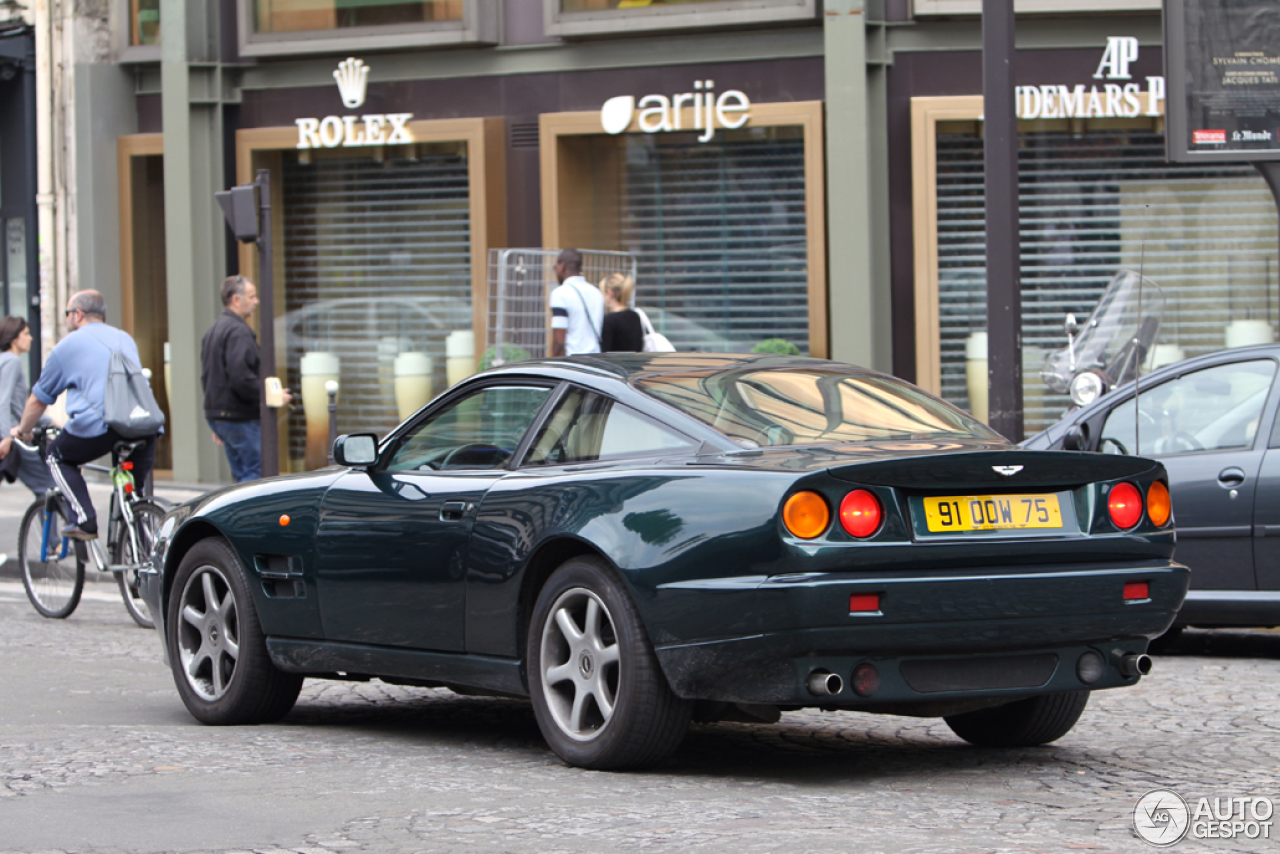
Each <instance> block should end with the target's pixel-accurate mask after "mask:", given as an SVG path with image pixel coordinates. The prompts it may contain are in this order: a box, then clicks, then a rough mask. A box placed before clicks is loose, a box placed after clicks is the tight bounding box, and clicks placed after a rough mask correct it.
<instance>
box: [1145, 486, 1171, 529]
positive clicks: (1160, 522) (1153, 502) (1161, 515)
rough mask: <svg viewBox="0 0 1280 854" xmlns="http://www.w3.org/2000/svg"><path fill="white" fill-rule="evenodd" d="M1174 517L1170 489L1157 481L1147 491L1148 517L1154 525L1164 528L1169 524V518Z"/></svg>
mask: <svg viewBox="0 0 1280 854" xmlns="http://www.w3.org/2000/svg"><path fill="white" fill-rule="evenodd" d="M1172 515H1173V503H1172V502H1171V501H1170V500H1169V487H1167V486H1165V485H1164V484H1163V483H1161V482H1160V481H1158V480H1157V481H1156V482H1155V483H1153V484H1151V488H1150V489H1148V490H1147V517H1148V518H1150V519H1151V524H1152V525H1155V526H1156V527H1157V528H1163V527H1164V526H1165V525H1167V524H1169V517H1170V516H1172Z"/></svg>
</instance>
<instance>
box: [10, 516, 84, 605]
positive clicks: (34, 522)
mask: <svg viewBox="0 0 1280 854" xmlns="http://www.w3.org/2000/svg"><path fill="white" fill-rule="evenodd" d="M45 516H46V513H45V509H44V499H37V500H36V502H35V503H34V504H32V505H31V506H30V507H28V508H27V512H26V514H25V515H24V516H23V517H22V526H21V527H20V528H19V529H18V564H19V565H20V566H21V567H22V586H23V587H25V588H27V598H28V599H30V600H31V604H32V605H34V606H35V609H36V610H37V611H39V612H40V613H41V614H43V615H44V616H46V617H54V618H58V619H61V618H62V617H66V616H69V615H70V614H71V612H72V611H74V610H75V609H76V606H77V605H79V604H80V594H81V593H83V592H84V562H83V561H80V560H77V559H76V549H75V547H74V545H73V544H71V543H67V544H65V546H64V543H63V539H62V526H63V524H64V523H65V520H64V519H63V518H62V514H61V513H56V512H55V513H54V516H53V518H52V519H51V520H49V548H48V552H49V553H48V554H47V555H46V556H45V557H47V558H48V559H47V560H42V559H41V554H40V545H41V542H42V541H43V539H44V535H45ZM64 555H65V556H64Z"/></svg>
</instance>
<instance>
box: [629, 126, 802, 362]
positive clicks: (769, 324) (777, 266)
mask: <svg viewBox="0 0 1280 854" xmlns="http://www.w3.org/2000/svg"><path fill="white" fill-rule="evenodd" d="M657 136H658V135H657V134H652V135H651V134H629V135H627V137H626V155H625V160H626V181H625V194H624V196H625V197H624V200H623V214H622V242H623V246H624V247H626V248H627V249H629V250H630V251H631V253H632V254H634V255H635V256H636V258H637V259H638V260H639V264H640V274H639V278H638V279H637V280H636V297H635V301H636V305H637V306H639V307H640V308H643V309H644V310H645V311H646V312H647V313H648V315H649V317H650V319H651V320H652V321H653V324H654V326H655V327H656V328H657V330H658V331H659V332H662V333H663V334H665V335H666V336H667V337H668V338H670V339H671V342H672V343H673V344H674V345H675V346H676V349H678V350H701V351H710V352H726V351H727V352H744V351H749V350H750V349H751V348H752V347H753V346H755V345H756V344H758V343H759V342H760V341H762V340H764V339H767V338H783V339H785V340H787V341H790V342H791V343H793V344H795V345H796V346H797V347H798V348H799V349H800V351H801V352H802V353H807V352H808V349H809V291H808V288H809V271H808V253H807V238H808V233H807V231H806V223H805V188H804V139H803V137H802V135H801V133H800V130H799V129H798V128H754V129H750V130H748V131H743V132H737V133H724V134H722V136H723V137H724V138H723V139H720V136H721V135H718V136H717V139H716V140H714V141H712V142H707V143H700V142H697V141H696V139H694V138H693V136H692V135H685V134H664V135H662V136H663V139H661V140H659V139H657V138H656V137H657Z"/></svg>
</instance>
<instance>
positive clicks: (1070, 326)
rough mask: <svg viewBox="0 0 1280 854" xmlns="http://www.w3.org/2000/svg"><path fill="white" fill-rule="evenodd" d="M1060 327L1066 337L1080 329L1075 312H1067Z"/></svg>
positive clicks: (1071, 335) (1072, 335)
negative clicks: (1064, 331) (1065, 333)
mask: <svg viewBox="0 0 1280 854" xmlns="http://www.w3.org/2000/svg"><path fill="white" fill-rule="evenodd" d="M1062 328H1063V329H1065V330H1066V332H1067V336H1068V337H1074V336H1075V334H1076V333H1077V332H1079V331H1080V322H1079V321H1077V320H1076V316H1075V314H1073V313H1071V312H1068V313H1067V319H1066V321H1065V322H1064V323H1063V324H1062Z"/></svg>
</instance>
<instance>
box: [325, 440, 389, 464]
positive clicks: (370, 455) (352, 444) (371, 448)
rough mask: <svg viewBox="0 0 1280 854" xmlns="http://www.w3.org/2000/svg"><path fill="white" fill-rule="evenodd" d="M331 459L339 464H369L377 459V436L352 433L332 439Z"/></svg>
mask: <svg viewBox="0 0 1280 854" xmlns="http://www.w3.org/2000/svg"><path fill="white" fill-rule="evenodd" d="M333 461H334V462H335V463H337V464H338V465H340V466H371V465H373V464H374V463H376V462H377V461H378V437H377V436H376V435H374V434H373V433H352V434H350V435H344V436H339V437H338V438H336V439H334V440H333Z"/></svg>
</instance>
